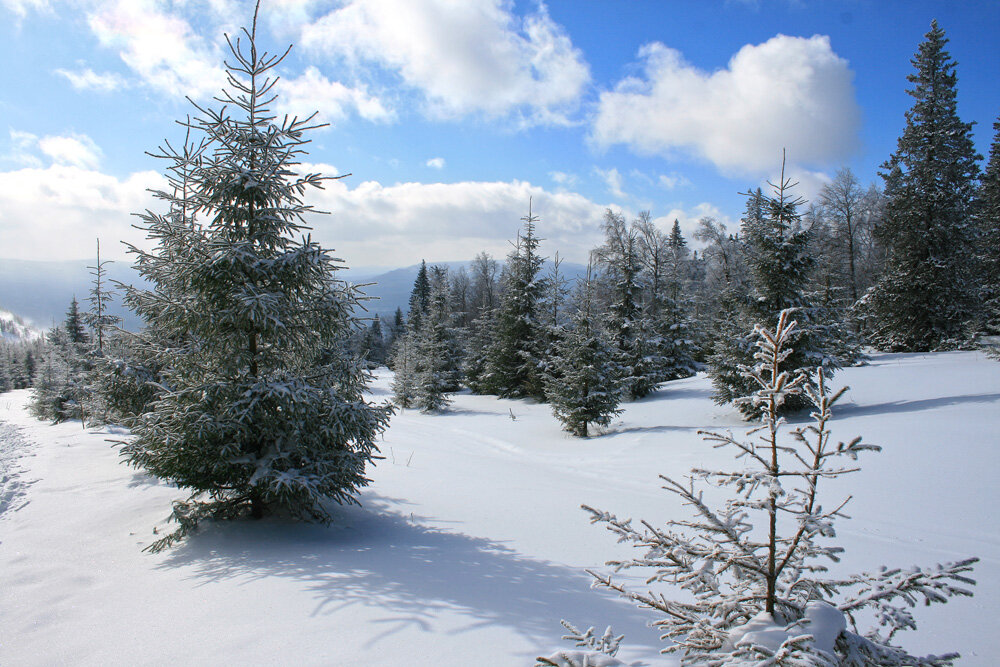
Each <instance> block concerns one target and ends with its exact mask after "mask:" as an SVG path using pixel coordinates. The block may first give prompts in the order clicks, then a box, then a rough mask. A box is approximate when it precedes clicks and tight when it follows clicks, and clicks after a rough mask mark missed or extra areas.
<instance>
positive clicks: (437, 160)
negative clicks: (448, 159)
mask: <svg viewBox="0 0 1000 667" xmlns="http://www.w3.org/2000/svg"><path fill="white" fill-rule="evenodd" d="M424 165H426V166H428V167H430V168H431V169H444V158H443V157H432V158H431V159H430V160H428V161H427V162H425V163H424Z"/></svg>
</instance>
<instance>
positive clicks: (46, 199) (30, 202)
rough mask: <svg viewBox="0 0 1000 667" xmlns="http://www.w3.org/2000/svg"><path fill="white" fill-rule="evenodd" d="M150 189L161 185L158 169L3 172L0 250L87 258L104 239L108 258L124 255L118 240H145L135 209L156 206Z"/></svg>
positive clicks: (22, 254) (0, 180)
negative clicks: (123, 173)
mask: <svg viewBox="0 0 1000 667" xmlns="http://www.w3.org/2000/svg"><path fill="white" fill-rule="evenodd" d="M42 141H44V139H43V140H42ZM151 187H163V178H162V177H161V176H160V175H159V174H156V173H155V172H139V173H135V174H132V175H130V176H129V177H128V178H125V179H119V178H116V177H114V176H109V175H107V174H103V173H100V172H99V171H96V170H93V169H88V168H84V167H81V166H75V165H70V164H55V165H52V166H49V167H46V168H44V169H43V168H26V169H19V170H15V171H8V172H4V173H0V248H2V252H3V253H4V256H6V257H17V258H20V259H34V260H45V259H52V260H63V259H87V258H90V257H91V253H92V248H93V246H94V239H95V238H101V239H102V240H104V241H105V242H106V243H105V244H102V251H103V250H104V249H105V247H106V248H107V254H108V258H109V259H121V258H122V257H123V256H124V250H123V248H122V247H121V245H120V244H119V243H118V241H119V240H126V241H131V242H133V243H136V244H137V245H140V246H142V245H144V244H145V240H144V234H143V233H142V232H140V231H138V230H136V229H134V228H133V227H132V224H133V223H134V222H135V218H134V216H132V213H133V212H136V211H142V210H145V209H146V208H151V207H153V205H154V201H153V199H152V197H151V196H150V194H149V193H148V192H147V191H146V189H147V188H151ZM102 254H103V252H102Z"/></svg>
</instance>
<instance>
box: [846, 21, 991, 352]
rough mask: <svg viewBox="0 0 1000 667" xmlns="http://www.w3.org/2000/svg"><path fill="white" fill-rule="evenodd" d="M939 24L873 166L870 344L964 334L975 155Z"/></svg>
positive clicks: (954, 342)
mask: <svg viewBox="0 0 1000 667" xmlns="http://www.w3.org/2000/svg"><path fill="white" fill-rule="evenodd" d="M947 43H948V39H947V38H946V37H945V33H944V30H942V29H941V27H940V26H939V25H938V24H937V21H934V22H932V23H931V29H930V31H929V32H928V33H927V34H926V35H925V40H924V41H923V42H922V43H921V44H920V47H919V49H918V51H917V53H916V55H915V56H914V58H913V60H912V61H911V62H912V63H913V66H914V68H915V70H916V71H915V72H914V73H913V74H910V75H909V76H908V77H907V79H908V80H909V82H910V83H912V84H913V88H912V89H910V90H908V91H907V93H909V94H910V96H912V97H913V99H914V103H913V106H912V107H911V108H910V109H909V110H908V111H907V112H906V127H905V128H903V133H902V135H901V136H900V137H899V140H898V143H897V146H896V151H895V152H894V153H893V154H892V155H891V156H890V157H889V159H888V160H887V161H886V162H885V163H884V164H883V165H882V168H883V170H884V171H882V172H881V176H882V178H883V179H884V181H885V197H886V205H885V218H884V220H883V221H882V224H881V225H880V226H879V227H878V229H877V233H878V236H879V239H880V241H881V243H882V244H883V246H884V247H885V249H886V252H887V260H886V267H885V271H884V273H883V274H882V277H881V279H880V280H879V281H878V282H877V283H876V284H875V286H874V287H873V288H872V289H871V290H870V291H869V292H868V294H867V295H866V296H865V298H864V312H865V313H866V314H867V319H868V332H867V333H868V338H869V340H870V341H871V342H872V343H873V344H875V345H876V346H877V347H879V348H882V349H887V350H896V351H904V350H909V351H926V350H935V349H940V348H948V347H955V346H959V345H962V344H963V342H964V341H966V340H967V339H968V337H969V336H970V335H971V334H972V333H973V331H972V329H973V328H974V325H973V322H974V320H975V318H976V316H977V314H978V303H977V300H978V296H979V292H978V289H977V286H976V284H975V272H974V262H972V261H970V258H972V257H974V255H975V253H974V250H973V242H974V239H975V232H976V230H975V224H974V220H973V216H972V203H973V199H974V197H975V193H976V179H977V178H978V176H979V165H978V162H977V160H978V159H979V156H978V155H977V154H976V151H975V149H974V147H973V143H972V125H971V124H969V123H964V122H962V121H961V119H960V118H959V117H958V109H957V99H956V96H957V90H956V84H957V76H956V74H955V67H956V65H955V62H954V61H953V60H952V59H951V55H950V54H949V53H948V51H946V50H945V46H946V45H947Z"/></svg>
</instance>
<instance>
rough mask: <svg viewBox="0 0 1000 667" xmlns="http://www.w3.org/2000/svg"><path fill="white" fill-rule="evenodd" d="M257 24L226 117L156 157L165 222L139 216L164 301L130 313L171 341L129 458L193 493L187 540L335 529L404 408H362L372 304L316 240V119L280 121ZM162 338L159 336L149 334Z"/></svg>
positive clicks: (184, 515) (148, 296)
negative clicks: (295, 528) (332, 518)
mask: <svg viewBox="0 0 1000 667" xmlns="http://www.w3.org/2000/svg"><path fill="white" fill-rule="evenodd" d="M256 24H257V16H256V12H255V14H254V21H253V28H252V29H251V30H249V31H247V30H244V31H243V34H244V39H240V38H237V39H235V40H233V41H230V47H231V50H232V54H231V60H230V61H228V62H227V64H226V67H227V72H228V86H227V88H226V89H225V90H223V92H222V94H221V95H220V97H219V98H217V99H218V100H219V101H220V102H222V103H223V106H222V107H221V108H203V107H197V105H196V107H197V113H198V116H197V117H196V118H195V119H193V120H188V121H187V122H185V123H182V125H185V126H186V127H187V128H188V130H189V135H193V136H194V137H200V140H198V141H194V140H191V139H190V137H189V139H188V140H186V142H185V147H184V148H183V149H182V150H174V148H173V147H171V145H170V144H169V143H166V144H165V147H164V148H163V149H161V151H160V153H159V155H158V157H161V158H163V159H164V160H166V161H167V163H168V174H169V177H170V179H171V182H172V185H173V186H174V187H172V188H170V189H169V190H168V191H162V192H158V193H156V196H157V197H159V198H160V199H162V200H164V201H165V202H166V203H167V204H168V205H169V211H168V212H167V213H166V214H162V215H161V214H157V213H153V212H146V213H145V214H143V215H142V216H141V218H142V220H143V223H144V226H145V228H146V230H147V233H148V236H149V237H150V238H151V239H152V240H154V241H155V242H156V244H157V245H156V247H155V248H154V249H153V250H152V252H146V251H144V250H141V249H139V248H137V247H132V248H131V251H132V252H133V253H134V254H135V255H136V257H137V259H136V265H137V268H138V270H139V271H140V273H141V274H142V275H143V277H145V278H146V279H147V280H148V281H149V283H150V284H151V287H150V289H148V290H142V289H138V288H131V289H130V290H129V293H128V295H127V299H126V301H127V303H129V304H130V306H131V307H133V308H134V309H135V310H136V312H137V313H138V314H139V315H140V316H142V317H143V319H144V320H145V321H146V323H147V326H148V327H149V328H150V329H152V330H154V331H155V332H156V334H157V336H156V337H155V340H156V341H157V343H156V346H157V347H156V349H155V350H154V352H155V357H156V359H157V360H158V361H159V362H160V363H162V366H163V368H162V371H161V378H162V380H161V382H162V384H163V386H164V387H165V389H166V391H165V392H164V394H163V395H162V396H161V397H160V398H159V399H158V400H156V401H155V402H154V403H153V404H152V406H151V410H150V411H149V412H147V413H145V414H143V415H142V416H141V417H140V418H139V419H137V420H136V423H135V424H134V425H133V427H132V433H133V436H134V437H133V439H132V440H130V441H129V442H128V443H127V444H126V445H125V446H124V447H123V449H122V454H123V456H124V457H125V459H126V461H127V462H128V463H129V464H131V465H133V466H135V467H138V468H142V469H144V470H146V471H148V472H149V473H151V474H153V475H155V476H157V477H160V478H163V479H166V480H169V481H171V482H172V483H174V484H176V485H177V486H179V487H180V488H183V489H185V490H187V491H189V492H190V494H191V495H190V498H189V499H188V500H187V501H186V502H178V503H175V506H174V514H173V518H174V519H175V520H176V521H178V522H179V523H180V529H179V530H178V531H176V532H175V533H173V534H172V535H170V536H168V537H167V538H164V539H162V540H160V541H158V542H156V543H154V544H153V545H152V548H153V549H154V550H156V549H158V548H162V547H163V546H167V545H169V544H170V543H172V542H173V541H174V540H176V539H178V538H179V537H181V536H183V535H184V534H185V533H186V532H188V531H189V530H191V529H192V528H193V527H194V526H195V525H196V524H197V522H198V520H199V519H201V518H204V517H207V516H212V517H221V518H229V517H236V516H240V515H242V514H243V513H244V512H249V513H250V514H251V515H252V516H253V517H260V516H262V515H264V513H265V512H267V511H269V510H270V509H272V508H283V509H284V510H286V511H288V512H289V513H290V514H292V515H293V516H296V517H300V518H306V519H314V520H326V519H327V518H328V516H329V515H328V512H327V509H326V506H325V505H326V502H327V501H328V500H333V501H336V502H340V503H345V502H354V501H355V497H354V494H355V493H356V491H357V489H358V488H359V487H361V486H364V485H366V484H367V483H368V479H367V478H366V477H365V467H366V465H367V464H368V463H369V462H371V460H372V458H373V455H374V454H375V452H377V447H376V438H377V437H378V435H379V434H380V433H381V431H382V430H383V429H384V428H385V426H386V424H387V422H388V419H389V416H390V414H391V408H389V407H388V406H375V405H371V404H369V403H367V402H366V401H365V399H364V391H365V386H366V381H367V380H368V377H369V376H368V374H367V372H366V371H365V369H364V366H363V362H362V361H361V360H360V359H357V358H354V357H352V356H351V355H350V354H349V353H348V352H347V349H348V348H347V340H348V338H349V336H350V335H351V333H352V332H353V331H354V330H355V329H356V327H357V326H358V325H357V321H356V319H355V318H354V316H353V312H354V308H355V306H356V305H357V298H358V295H357V294H356V292H355V291H354V289H353V288H351V287H349V286H348V285H346V284H345V283H344V282H342V281H339V280H337V279H336V277H335V275H336V274H335V271H336V269H337V268H338V265H337V264H336V261H337V260H334V259H333V258H332V257H331V256H330V255H329V254H328V253H327V251H326V250H324V249H323V248H321V247H320V246H319V245H318V244H316V243H315V242H313V241H312V240H311V239H310V238H309V237H308V236H304V237H302V236H299V234H300V233H301V232H302V231H303V230H304V229H306V228H305V227H304V220H303V216H304V215H305V214H306V213H308V212H310V211H311V207H310V206H308V205H306V204H304V203H303V201H302V196H303V195H304V193H305V192H306V191H307V190H308V189H310V188H312V187H318V186H320V185H321V183H322V180H323V178H322V177H321V176H319V175H317V174H306V175H301V174H300V173H299V172H298V171H297V165H298V159H299V158H300V156H302V155H303V154H304V146H305V144H306V143H307V140H306V138H305V136H306V133H307V132H308V130H310V129H312V127H314V126H313V125H312V117H309V118H305V119H299V118H288V117H287V116H286V117H285V118H284V119H283V120H282V119H277V118H276V117H275V116H274V115H273V114H272V113H271V112H270V111H269V110H268V107H269V105H270V104H271V103H272V102H273V101H274V99H275V97H276V95H275V88H274V85H275V83H276V79H275V78H274V77H273V72H272V70H273V69H274V68H275V66H276V65H277V64H278V63H279V62H280V61H281V57H276V56H272V55H268V54H267V53H261V52H258V50H257V44H256V39H255V38H256ZM151 339H152V337H151Z"/></svg>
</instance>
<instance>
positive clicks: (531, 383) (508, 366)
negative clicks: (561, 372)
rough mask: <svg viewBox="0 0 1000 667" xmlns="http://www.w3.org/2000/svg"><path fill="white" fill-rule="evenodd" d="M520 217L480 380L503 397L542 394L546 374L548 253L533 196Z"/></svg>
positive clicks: (541, 396) (490, 391) (485, 386)
mask: <svg viewBox="0 0 1000 667" xmlns="http://www.w3.org/2000/svg"><path fill="white" fill-rule="evenodd" d="M521 220H522V221H523V222H524V231H523V233H518V236H517V241H516V242H515V243H514V249H513V251H511V253H510V254H509V255H508V256H507V265H506V266H505V267H504V276H503V281H502V282H503V287H504V289H503V293H502V294H501V295H500V303H499V306H498V308H497V313H496V317H495V328H494V335H493V341H492V344H491V345H490V347H489V351H488V352H487V359H486V364H485V369H484V371H483V374H482V376H481V377H480V379H479V382H478V383H477V384H478V386H480V387H481V388H483V389H485V390H486V392H487V393H494V394H497V395H499V396H502V397H504V398H519V397H532V398H537V399H541V398H543V397H544V387H543V381H544V375H543V373H542V363H543V360H542V354H543V350H542V341H543V337H542V335H541V325H540V315H541V313H540V309H541V304H540V302H541V298H542V295H543V294H544V292H545V279H544V278H543V277H541V276H540V273H541V270H542V265H543V264H544V263H545V258H544V257H542V256H541V255H539V254H538V245H539V243H540V242H541V239H539V238H538V237H537V236H536V235H535V223H536V222H538V216H537V215H533V214H532V211H531V201H530V200H529V202H528V214H527V215H526V216H524V217H523V218H521Z"/></svg>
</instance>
